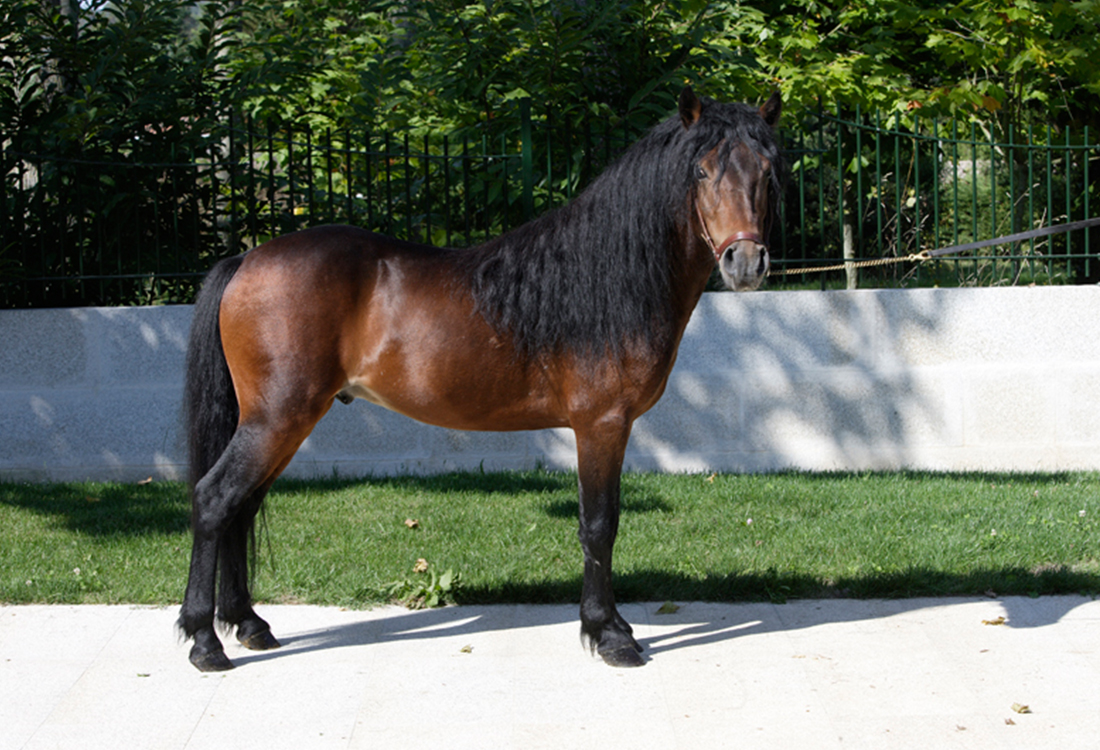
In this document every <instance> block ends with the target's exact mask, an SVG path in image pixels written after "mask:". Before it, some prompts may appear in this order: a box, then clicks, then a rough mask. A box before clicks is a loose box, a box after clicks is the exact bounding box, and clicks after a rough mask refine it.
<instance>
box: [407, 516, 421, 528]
mask: <svg viewBox="0 0 1100 750" xmlns="http://www.w3.org/2000/svg"><path fill="white" fill-rule="evenodd" d="M405 525H406V526H408V527H409V528H410V529H419V528H420V521H417V520H416V519H415V518H406V519H405Z"/></svg>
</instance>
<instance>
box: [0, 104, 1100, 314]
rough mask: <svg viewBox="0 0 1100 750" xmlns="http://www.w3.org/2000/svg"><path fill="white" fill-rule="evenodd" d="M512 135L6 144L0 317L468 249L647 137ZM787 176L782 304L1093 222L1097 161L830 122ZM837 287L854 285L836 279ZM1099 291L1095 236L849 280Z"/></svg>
mask: <svg viewBox="0 0 1100 750" xmlns="http://www.w3.org/2000/svg"><path fill="white" fill-rule="evenodd" d="M517 107H518V110H517V113H516V115H517V116H516V117H514V118H512V119H511V120H508V121H501V123H500V124H498V125H495V126H494V125H493V124H486V125H483V126H481V127H478V128H472V129H469V130H467V131H465V132H459V133H452V134H443V135H426V136H425V135H420V136H413V135H410V134H395V133H374V132H369V131H352V130H343V131H332V130H324V131H315V130H311V129H308V128H295V127H291V126H280V125H272V124H269V123H257V122H251V121H249V120H242V119H238V118H227V119H226V121H225V122H224V123H223V124H222V125H221V126H219V127H217V128H214V129H211V130H210V131H209V132H206V133H204V134H203V137H202V138H201V139H196V140H194V141H192V142H196V143H198V144H199V145H198V146H192V147H188V148H187V149H186V150H184V151H183V152H182V153H179V152H170V156H171V158H169V159H168V160H167V161H164V162H156V163H148V162H141V161H140V160H139V158H138V157H137V156H136V155H135V154H136V151H137V150H136V149H128V148H125V147H122V146H120V147H117V148H115V149H114V150H113V151H112V152H110V153H103V152H98V153H95V154H84V153H77V154H75V155H73V154H66V155H65V156H64V157H62V156H60V155H57V154H48V153H44V152H43V149H39V148H35V147H34V145H33V144H28V143H27V141H26V139H20V138H5V137H3V136H0V177H2V179H0V306H2V307H42V306H71V305H118V304H123V305H132V304H154V303H168V302H189V301H191V299H192V298H193V296H194V293H195V291H196V289H197V286H198V283H199V281H200V280H201V277H202V275H203V274H204V273H205V272H206V271H207V270H208V269H209V268H210V266H211V265H213V263H214V262H216V261H217V260H218V259H220V258H222V257H227V256H230V255H234V254H237V253H239V252H241V251H243V250H245V249H247V248H249V247H253V246H255V245H257V244H260V243H262V242H263V241H265V240H266V239H268V238H270V237H273V236H277V235H279V234H284V233H286V232H290V231H294V230H297V229H301V228H304V227H306V226H311V225H315V224H322V223H332V222H341V223H350V224H355V225H358V226H363V227H366V228H369V229H372V230H374V231H378V232H382V233H385V234H390V235H394V236H397V237H401V238H405V239H409V240H414V241H419V242H428V243H432V244H444V245H450V246H466V245H471V244H475V243H478V242H481V241H483V240H485V239H487V238H489V237H492V236H494V235H497V234H499V233H501V232H503V231H506V230H508V229H509V228H511V227H513V226H516V225H518V224H520V223H522V222H524V221H526V220H528V219H530V218H532V217H533V216H534V215H536V214H538V213H541V212H543V211H545V210H548V209H550V208H552V207H554V206H557V205H561V204H562V203H564V202H565V201H567V200H568V199H569V198H570V197H571V196H572V195H573V194H574V193H576V192H577V191H578V190H580V189H582V188H583V187H584V185H585V184H587V182H588V181H589V180H590V179H591V178H592V177H593V176H594V175H596V174H598V173H599V171H600V170H601V169H602V168H603V167H604V166H605V165H606V164H607V163H609V162H610V161H611V160H612V159H614V158H615V157H616V156H617V155H618V154H619V153H621V152H622V151H623V150H624V149H625V148H626V147H627V146H628V145H629V144H630V143H631V142H633V141H634V140H636V139H637V138H638V137H639V136H640V135H641V131H640V130H639V129H638V128H636V127H631V126H630V125H629V124H627V123H626V122H625V121H613V120H612V119H610V118H589V119H585V120H583V121H579V122H574V121H565V120H562V121H555V119H554V117H553V116H552V115H551V114H546V113H534V114H533V113H532V110H531V106H530V103H529V102H520V103H519V104H518V105H517ZM785 140H786V145H787V153H788V159H789V162H790V177H789V180H788V183H787V194H786V196H785V198H784V201H783V204H782V209H783V216H782V220H781V221H780V222H777V225H776V228H775V235H774V236H773V238H772V243H773V248H774V252H773V256H774V259H775V264H774V270H773V276H772V282H771V283H772V285H773V286H780V287H782V286H812V287H826V286H835V285H844V284H845V283H851V282H854V281H857V278H856V276H855V273H854V272H853V273H849V274H847V275H846V274H845V273H844V272H834V273H832V274H829V275H818V276H815V277H812V278H809V277H805V276H803V275H802V274H801V273H798V272H799V271H800V270H801V269H804V268H806V267H809V266H813V265H817V264H819V263H821V262H822V261H824V260H834V259H840V258H848V259H851V260H859V259H867V258H890V257H904V256H906V255H908V254H909V253H911V252H915V251H917V250H919V249H922V248H931V247H935V246H941V245H944V244H957V243H959V242H964V241H967V240H970V239H983V238H988V237H992V236H998V235H1003V234H1010V233H1012V232H1014V231H1020V230H1022V229H1030V228H1032V227H1035V226H1045V225H1049V224H1052V223H1057V222H1059V221H1066V220H1072V219H1081V218H1088V217H1090V216H1092V215H1095V212H1097V210H1098V202H1097V201H1098V199H1097V196H1096V195H1095V193H1096V192H1097V190H1098V189H1100V168H1098V167H1100V165H1097V164H1096V162H1097V160H1098V159H1100V146H1097V145H1096V144H1094V143H1093V142H1092V141H1091V140H1090V136H1089V132H1088V130H1087V129H1086V130H1084V131H1083V132H1082V133H1076V134H1075V133H1070V132H1068V131H1064V132H1061V133H1054V132H1052V131H1050V130H1046V131H1044V132H1040V133H1036V132H1034V131H1029V132H1027V133H1024V134H1019V133H1015V132H1013V131H1011V130H1010V131H1009V133H1008V136H1007V138H1004V139H998V138H995V137H991V136H988V135H986V134H984V133H982V132H980V131H979V130H978V129H977V127H976V126H971V125H967V126H965V128H963V127H962V126H960V125H958V124H952V123H948V124H946V125H945V124H943V123H935V122H921V121H919V120H916V121H915V122H911V123H910V125H909V127H903V126H902V120H901V118H900V117H898V118H896V119H895V120H894V122H893V123H884V122H883V121H882V120H881V118H874V119H871V118H866V117H863V116H862V115H861V114H860V113H858V112H857V113H855V115H854V116H849V117H842V116H841V115H840V113H837V114H835V115H825V114H821V115H819V116H817V117H816V118H811V119H809V120H808V121H807V122H806V123H804V126H803V127H802V128H801V129H799V130H798V131H793V132H788V133H786V134H785ZM846 276H847V278H846ZM1097 280H1100V231H1095V230H1094V231H1092V232H1091V233H1089V232H1088V230H1084V231H1081V232H1078V233H1076V235H1075V236H1070V235H1068V234H1063V235H1056V236H1054V237H1052V238H1049V239H1045V240H1040V241H1034V242H1030V243H1026V244H1024V245H1014V246H1000V247H996V248H993V249H991V250H989V251H984V253H983V254H982V255H978V256H975V255H970V256H968V257H966V258H963V259H958V260H952V259H948V260H941V261H937V262H935V263H926V264H921V265H919V266H914V265H912V264H899V265H896V266H885V267H881V268H877V269H874V270H867V271H861V272H859V277H858V283H859V284H860V285H861V286H898V285H931V284H941V285H959V284H985V285H988V284H1004V283H1082V282H1090V283H1091V282H1095V281H1097Z"/></svg>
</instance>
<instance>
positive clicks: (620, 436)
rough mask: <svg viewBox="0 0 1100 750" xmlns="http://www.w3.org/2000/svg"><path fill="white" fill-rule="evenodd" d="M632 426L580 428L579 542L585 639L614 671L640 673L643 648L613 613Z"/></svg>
mask: <svg viewBox="0 0 1100 750" xmlns="http://www.w3.org/2000/svg"><path fill="white" fill-rule="evenodd" d="M630 426H631V425H630V422H629V421H628V420H627V419H625V418H622V417H609V418H605V419H603V420H601V421H600V422H598V423H597V424H594V425H590V426H586V427H584V428H576V430H575V431H576V435H577V465H578V472H579V475H580V533H579V536H580V542H581V549H582V550H584V586H583V589H582V591H581V637H582V638H583V639H584V640H585V641H587V642H588V644H589V646H590V647H591V648H592V649H593V650H594V651H596V652H597V653H598V654H599V655H600V656H601V657H603V660H604V661H605V662H607V663H608V664H610V665H611V666H614V667H639V666H641V665H642V664H644V663H645V662H644V660H643V659H642V657H641V656H639V655H638V654H639V652H641V650H642V647H641V646H639V645H638V642H637V641H636V640H634V636H633V635H632V634H631V633H632V630H631V627H630V625H628V624H627V622H626V620H624V619H623V618H622V616H621V615H620V614H619V612H618V610H617V609H616V608H615V594H614V591H613V590H612V584H611V553H612V548H613V547H614V546H615V536H616V535H617V534H618V530H619V485H620V476H621V473H622V468H623V454H624V453H625V451H626V443H627V440H628V439H629V437H630Z"/></svg>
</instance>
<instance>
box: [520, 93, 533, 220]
mask: <svg viewBox="0 0 1100 750" xmlns="http://www.w3.org/2000/svg"><path fill="white" fill-rule="evenodd" d="M519 118H520V139H521V140H522V143H521V144H520V149H521V150H520V155H521V157H522V169H521V172H520V179H521V180H522V182H523V220H524V221H530V220H531V219H533V218H534V215H535V155H534V145H533V143H532V137H531V100H530V99H520V101H519Z"/></svg>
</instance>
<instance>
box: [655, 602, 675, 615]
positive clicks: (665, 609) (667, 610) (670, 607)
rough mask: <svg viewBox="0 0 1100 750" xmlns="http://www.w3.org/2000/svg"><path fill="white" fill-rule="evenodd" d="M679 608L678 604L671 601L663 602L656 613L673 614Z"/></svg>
mask: <svg viewBox="0 0 1100 750" xmlns="http://www.w3.org/2000/svg"><path fill="white" fill-rule="evenodd" d="M679 610H680V605H679V604H674V603H672V602H665V603H664V604H662V605H661V606H660V607H659V608H658V609H657V614H659V615H673V614H676V612H678V611H679Z"/></svg>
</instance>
